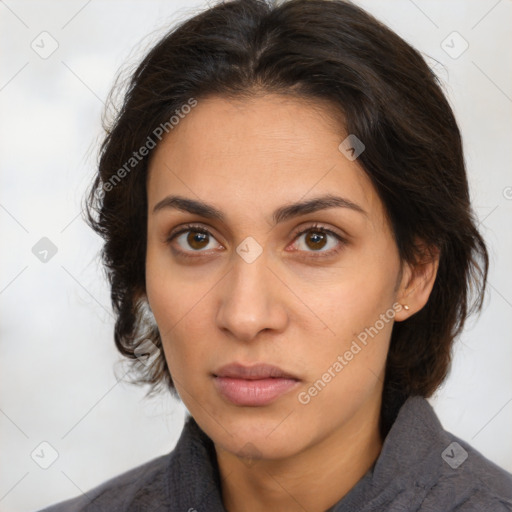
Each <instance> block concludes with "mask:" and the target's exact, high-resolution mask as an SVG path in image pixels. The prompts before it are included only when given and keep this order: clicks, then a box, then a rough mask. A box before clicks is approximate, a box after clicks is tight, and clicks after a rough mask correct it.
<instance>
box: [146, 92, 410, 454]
mask: <svg viewBox="0 0 512 512" xmlns="http://www.w3.org/2000/svg"><path fill="white" fill-rule="evenodd" d="M329 113H330V111H329V109H328V108H327V107H326V106H325V105H321V104H317V105H312V104H305V102H304V101H299V100H297V99H291V98H285V97H283V96H278V95H267V96H262V97H259V98H255V99H251V100H243V101H241V100H239V101H235V100H227V99H223V98H219V97H211V98H208V99H204V100H199V101H198V104H197V106H196V107H195V108H194V109H192V110H191V112H190V113H189V114H188V115H187V116H186V117H185V118H183V119H181V120H180V122H179V124H178V125H177V126H176V127H175V128H174V129H173V130H172V131H171V132H170V133H169V135H168V136H167V137H166V138H164V139H163V140H162V142H161V143H160V144H159V146H158V147H157V148H156V150H155V153H154V154H153V157H152V160H151V162H150V168H149V176H148V183H147V194H148V237H147V255H146V286H147V288H146V291H147V297H148V301H149V304H150V307H151V310H152V311H153V314H154V316H155V319H156V322H157V324H158V328H159V331H160V334H161V337H162V342H163V348H164V352H165V357H166V360H167V363H168V366H169V369H170V372H171V375H172V378H173V381H174V384H175V386H176V389H177V391H178V393H179V395H180V397H181V399H182V400H183V402H184V404H185V405H186V407H187V408H188V410H189V411H190V413H191V414H192V416H193V417H194V418H195V420H196V421H197V423H198V424H199V426H200V427H201V428H202V429H203V430H204V431H205V432H206V433H207V434H208V436H209V437H210V438H211V439H212V440H213V441H214V442H215V444H216V446H218V447H221V448H222V449H224V450H227V451H228V452H231V453H233V454H237V453H242V454H246V455H251V454H253V453H257V454H258V456H261V457H263V458H281V457H287V456H291V455H293V454H296V453H299V452H301V451H302V450H305V449H306V448H308V447H310V446H312V445H314V444H315V443H319V442H321V441H322V440H324V439H327V438H329V436H331V435H334V434H335V433H336V432H340V431H342V430H343V429H346V428H348V425H350V424H351V422H354V421H355V418H363V417H364V414H363V411H367V410H369V408H371V407H372V406H374V405H375V404H377V403H379V400H380V395H381V390H382V380H383V372H384V366H385V360H386V354H387V351H388V346H389V339H390V335H391V329H392V325H393V316H394V313H395V312H396V311H397V305H396V302H397V297H398V293H399V290H400V280H401V276H402V272H401V263H400V259H399V255H398V251H397V247H396V244H395V242H394V239H393V235H392V232H391V229H390V226H389V223H388V221H387V219H386V216H385V211H384V208H383V205H382V203H381V201H380V199H379V198H378V196H377V194H376V191H375V189H374V187H373V186H372V184H371V182H370V180H369V179H368V177H367V176H366V175H365V173H364V172H363V171H362V169H361V168H360V166H359V165H358V163H357V160H354V161H351V160H349V159H348V158H347V157H346V156H345V155H344V154H343V153H342V152H341V151H340V150H339V149H338V146H339V145H340V143H341V142H342V141H343V140H344V139H345V137H346V136H347V134H344V133H343V130H342V128H341V127H339V126H338V125H337V124H336V122H335V120H334V119H331V118H330V117H329ZM178 196H179V200H178V199H177V197H178ZM325 196H329V197H330V198H331V200H330V201H325V200H324V201H323V202H322V201H316V200H318V199H319V198H325ZM334 198H337V199H334ZM315 201H316V202H315ZM198 203H200V204H198ZM297 203H299V204H302V205H303V207H299V206H297V207H290V206H291V205H295V204H297ZM306 203H309V207H308V206H304V204H306ZM205 205H207V207H205ZM398 308H400V306H398ZM230 365H234V366H230ZM245 452H251V453H245Z"/></svg>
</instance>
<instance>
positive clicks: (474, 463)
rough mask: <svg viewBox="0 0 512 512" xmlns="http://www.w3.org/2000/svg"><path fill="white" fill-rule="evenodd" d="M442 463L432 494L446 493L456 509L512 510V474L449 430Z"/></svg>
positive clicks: (495, 511) (502, 511)
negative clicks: (455, 505)
mask: <svg viewBox="0 0 512 512" xmlns="http://www.w3.org/2000/svg"><path fill="white" fill-rule="evenodd" d="M446 438H447V439H446V440H447V445H446V448H445V449H444V450H443V452H442V453H441V458H442V459H443V464H442V465H441V472H440V475H439V479H438V481H437V483H436V485H435V487H434V488H433V489H432V491H431V494H432V497H435V496H436V495H439V494H444V495H445V496H447V497H450V499H451V500H452V502H453V503H454V504H457V505H458V507H459V508H456V509H455V510H457V511H459V510H460V511H461V512H462V511H464V512H465V511H468V512H469V511H473V510H474V511H477V510H478V511H480V510H482V511H483V510H489V511H493V512H506V511H509V512H512V474H511V473H509V472H507V471H506V470H504V469H503V468H501V467H499V466H497V465H496V464H495V463H494V462H492V461H490V460H489V459H487V458H486V457H484V455H482V454H481V453H480V452H479V451H478V450H476V449H475V448H474V447H473V446H471V445H470V444H469V443H467V442H466V441H464V440H462V439H460V438H458V437H456V436H454V435H453V434H450V433H449V432H446Z"/></svg>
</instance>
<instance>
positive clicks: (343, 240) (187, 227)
mask: <svg viewBox="0 0 512 512" xmlns="http://www.w3.org/2000/svg"><path fill="white" fill-rule="evenodd" d="M210 229H211V228H210V227H208V228H207V227H204V226H203V225H201V224H195V223H189V224H184V225H182V226H180V227H178V228H176V230H173V231H171V233H170V234H169V235H168V236H167V237H166V238H165V243H166V244H170V243H171V242H172V241H173V240H174V239H175V238H176V237H177V236H179V235H181V234H183V233H187V232H189V231H196V232H198V233H204V234H207V235H210V236H211V237H213V238H214V239H215V240H217V238H216V237H215V236H214V235H213V234H212V232H211V231H210ZM315 230H317V231H318V232H320V233H325V234H327V235H331V236H333V237H335V238H336V239H337V240H338V242H340V245H341V247H339V246H338V247H337V248H335V249H330V250H329V251H294V252H306V253H307V254H308V257H310V256H312V257H317V258H322V257H329V256H333V255H335V254H337V253H338V252H339V251H340V250H341V249H342V247H343V246H344V245H346V244H347V243H348V242H347V238H348V237H346V236H344V235H342V234H340V233H338V232H337V231H335V230H334V229H332V228H330V227H326V226H323V225H321V224H320V223H318V222H313V224H310V225H307V226H304V225H302V226H298V227H297V228H295V229H294V231H293V235H292V238H293V242H295V241H296V240H297V238H298V237H300V236H302V235H304V234H305V233H308V232H310V231H315ZM217 242H218V240H217ZM219 244H220V245H222V244H221V243H220V242H219ZM173 250H175V251H176V252H179V253H180V254H181V255H183V256H185V257H199V256H200V255H202V254H204V253H206V254H208V253H209V252H210V251H183V250H182V249H173ZM193 253H196V254H197V256H192V254H193Z"/></svg>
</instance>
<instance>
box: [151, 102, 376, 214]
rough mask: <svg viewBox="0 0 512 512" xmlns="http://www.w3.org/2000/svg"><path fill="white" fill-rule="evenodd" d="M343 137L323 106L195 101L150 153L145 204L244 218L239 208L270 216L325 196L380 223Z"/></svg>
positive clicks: (368, 183)
mask: <svg viewBox="0 0 512 512" xmlns="http://www.w3.org/2000/svg"><path fill="white" fill-rule="evenodd" d="M346 136H347V133H346V132H345V129H344V127H343V125H342V123H341V122H340V119H339V117H335V116H334V115H333V109H332V107H331V108H330V107H329V105H328V104H327V103H326V102H317V103H312V102H311V101H308V102H305V101H303V100H301V99H299V98H292V97H285V96H281V95H266V96H262V97H257V98H252V99H250V100H233V99H227V98H223V97H209V98H207V99H204V100H198V104H197V106H196V107H195V108H194V109H192V110H191V111H190V113H189V114H187V115H186V116H184V118H183V119H181V120H180V122H179V124H178V125H177V126H175V127H174V128H173V129H172V131H170V132H169V134H168V135H167V136H166V137H165V138H164V139H163V140H162V142H160V143H159V145H158V146H157V148H156V149H155V153H154V154H153V156H152V159H151V162H150V167H149V179H148V203H149V204H148V206H149V208H150V209H151V208H152V206H154V205H155V204H156V203H157V202H158V201H160V200H161V199H162V198H163V197H165V195H167V194H170V193H180V194H181V195H187V196H189V197H194V198H204V199H206V198H208V200H209V202H213V203H216V204H217V205H218V206H219V208H220V209H225V208H226V209H229V208H230V207H233V208H234V207H236V208H237V209H238V210H239V211H238V212H237V213H240V214H243V212H241V211H240V210H241V208H242V207H243V208H244V209H245V211H246V212H254V211H262V210H266V211H270V210H273V209H274V208H275V207H276V206H280V205H281V204H284V203H291V202H296V201H298V200H300V199H307V198H308V196H316V195H319V194H327V193H330V194H340V195H343V196H344V197H347V198H348V199H350V200H351V201H353V202H355V203H357V204H359V205H361V206H362V207H363V208H364V209H365V210H366V211H367V212H368V213H369V214H370V216H372V218H373V220H374V221H377V220H380V221H381V220H382V219H383V207H382V204H381V202H380V199H379V198H378V196H377V194H376V191H375V189H374V187H373V185H372V183H371V181H370V180H369V178H368V177H367V175H366V173H365V172H364V171H363V170H362V168H361V167H360V166H359V164H358V163H357V161H350V160H348V159H347V158H346V157H345V156H344V154H343V153H342V152H341V151H340V150H339V149H338V146H339V144H340V143H341V142H342V141H343V140H344V139H345V138H346ZM224 207H225V208H224Z"/></svg>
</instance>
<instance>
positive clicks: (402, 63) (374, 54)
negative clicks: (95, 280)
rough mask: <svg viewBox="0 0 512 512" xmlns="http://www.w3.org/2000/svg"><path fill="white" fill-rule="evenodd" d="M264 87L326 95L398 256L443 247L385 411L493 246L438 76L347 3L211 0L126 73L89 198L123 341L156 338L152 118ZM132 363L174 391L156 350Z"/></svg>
mask: <svg viewBox="0 0 512 512" xmlns="http://www.w3.org/2000/svg"><path fill="white" fill-rule="evenodd" d="M261 93H278V94H293V95H294V96H296V97H299V98H303V99H304V100H305V101H306V100H308V101H311V100H321V101H328V102H329V103H330V104H331V105H332V106H333V110H336V111H338V112H340V113H341V115H342V116H343V119H344V121H345V128H346V132H347V133H350V134H354V135H356V136H357V137H358V138H359V139H360V140H361V141H363V143H364V145H365V147H366V149H365V151H364V152H363V153H362V154H361V155H360V156H359V159H358V161H359V163H360V165H361V166H362V167H363V169H364V171H365V172H366V173H367V175H368V176H369V178H370V179H371V181H372V183H373V185H374V186H375V188H376V190H377V193H378V194H379V197H380V198H381V200H382V202H383V204H384V207H385V209H386V211H387V214H388V216H389V220H390V223H391V226H392V229H393V232H394V236H395V239H396V244H397V247H398V250H399V254H400V256H401V258H402V260H403V261H409V262H414V261H417V260H418V258H420V257H422V255H421V251H419V249H418V247H417V245H415V241H416V240H418V239H419V240H422V241H423V242H424V243H425V244H426V245H427V246H431V247H432V246H433V247H436V248H437V249H438V250H439V251H440V262H439V269H438V274H437V278H436V281H435V284H434V287H433V290H432V293H431V296H430V298H429V301H428V302H427V304H426V306H425V307H424V308H423V309H422V310H421V311H419V312H418V313H416V314H415V315H413V316H411V317H410V318H409V319H407V320H406V321H404V322H400V323H395V325H394V328H393V332H392V338H391V345H390V350H389V354H388V359H387V369H386V379H385V385H384V397H383V414H385V411H386V410H388V409H389V410H391V409H393V407H392V404H393V403H395V404H398V403H400V402H401V401H403V399H404V398H405V397H407V396H410V395H422V396H425V397H427V396H430V395H431V394H432V393H433V392H434V390H435V389H436V388H437V387H438V386H439V384H440V383H441V382H442V381H443V379H444V378H445V376H446V374H447V371H448V369H449V365H450V353H451V347H452V344H453V341H454V338H455V337H456V336H457V335H458V334H459V333H460V332H461V330H462V328H463V325H464V322H465V320H466V317H467V316H468V315H469V314H470V313H471V312H473V311H476V310H480V309H481V307H482V301H483V296H484V291H485V283H486V278H487V270H488V254H487V250H486V247H485V244H484V241H483V239H482V237H481V236H480V234H479V233H478V230H477V227H476V223H475V218H474V215H473V212H472V210H471V206H470V199H469V192H468V183H467V177H466V171H465V164H464V158H463V151H462V143H461V138H460V133H459V129H458V127H457V123H456V121H455V118H454V115H453V113H452V110H451V108H450V106H449V104H448V102H447V100H446V98H445V96H444V94H443V92H442V90H441V87H440V84H439V81H438V79H437V77H436V76H435V74H434V73H433V72H432V71H431V69H430V68H429V67H428V66H427V64H426V62H425V61H424V59H423V58H422V57H421V55H420V54H419V53H418V52H417V51H416V50H414V49H413V48H412V47H411V46H410V45H409V44H407V43H406V42H405V41H403V40H402V39H401V38H400V37H399V36H398V35H396V34H395V33H394V32H392V31H391V30H390V29H388V28H387V27H385V26H384V25H383V24H381V23H380V22H379V21H377V20H376V19H375V18H373V17H372V16H370V15H369V14H368V13H366V12H365V11H363V10H362V9H361V8H359V7H357V6H355V5H354V4H352V3H349V2H346V1H341V0H332V1H329V0H290V1H287V2H284V3H283V2H280V3H279V4H277V3H276V4H273V3H271V2H265V1H263V0H236V1H231V2H224V3H219V4H218V5H215V6H214V7H212V8H209V9H207V10H205V11H204V12H201V13H199V14H197V15H196V16H194V17H192V18H191V19H189V20H186V21H184V22H181V23H180V24H179V25H178V26H176V27H174V28H173V29H172V30H171V31H170V32H169V33H168V34H167V35H166V36H165V37H163V38H162V39H161V40H160V41H159V42H158V43H157V44H156V45H155V46H154V47H153V48H152V49H151V50H150V51H149V53H148V54H147V55H146V57H145V58H144V59H143V61H142V62H141V63H140V65H139V66H138V68H137V69H136V71H135V72H134V73H133V74H132V76H131V78H130V81H129V85H128V89H127V92H126V94H125V97H124V102H123V105H122V107H121V108H120V110H119V112H118V114H117V116H116V118H115V119H114V121H113V123H111V126H108V127H107V134H106V138H105V139H104V142H103V144H102V147H101V152H100V162H99V170H98V174H97V176H96V178H95V181H94V183H93V186H92V189H91V191H90V194H89V196H88V200H87V214H88V221H89V223H90V225H91V226H92V227H93V229H95V230H96V231H97V232H98V233H99V234H100V235H101V236H102V237H103V238H104V240H105V244H104V248H103V251H102V258H103V261H104V264H105V266H106V270H107V275H108V279H109V282H110V285H111V291H112V294H111V298H112V304H113V309H114V312H115V315H116V324H115V343H116V345H117V348H118V349H119V350H120V352H121V353H122V354H124V355H125V356H127V357H128V358H132V359H134V360H135V359H136V355H137V350H139V351H140V350H141V346H143V345H144V343H147V342H145V341H144V340H147V339H149V340H150V341H152V342H153V343H154V344H155V345H156V346H157V347H159V349H160V348H161V340H160V336H159V333H158V329H157V328H156V327H155V325H154V324H152V323H151V321H150V320H148V319H150V317H151V315H148V311H147V306H146V302H145V300H144V297H145V250H146V223H147V212H146V210H147V197H146V175H147V168H148V158H149V156H150V152H149V153H148V152H147V151H142V149H141V148H143V147H147V148H150V147H152V146H154V145H155V144H156V143H157V142H158V140H159V137H158V135H157V134H158V133H160V132H159V131H158V130H159V128H158V127H164V128H165V131H166V132H168V131H170V130H171V129H172V126H171V125H172V123H173V121H170V119H171V117H172V116H173V115H174V116H175V117H176V115H179V113H180V112H182V111H183V112H186V111H185V110H183V108H184V107H183V106H184V105H187V104H189V105H190V104H191V99H192V100H193V101H198V102H200V101H201V98H205V97H206V96H210V95H220V96H225V97H234V98H244V97H251V96H254V95H256V94H261ZM180 117H182V116H181V115H180ZM160 131H161V128H160ZM341 136H342V134H340V142H341V140H342V138H341ZM150 140H151V141H152V143H149V141H150ZM142 153H144V155H143V154H142ZM122 169H124V171H121V170H122ZM137 370H138V371H139V373H138V374H137V375H138V378H137V379H136V382H139V383H148V384H150V385H151V389H150V394H151V393H153V392H154V391H155V390H156V389H158V388H159V387H160V385H162V384H163V385H164V387H168V388H170V389H173V384H172V378H171V375H170V374H169V370H168V368H167V365H166V362H165V358H164V354H163V352H162V350H159V353H158V354H157V357H156V358H154V360H153V363H152V364H151V365H147V366H145V365H140V364H139V365H138V368H137ZM395 409H396V407H395Z"/></svg>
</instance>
